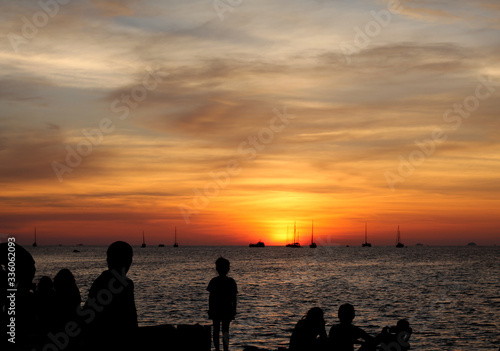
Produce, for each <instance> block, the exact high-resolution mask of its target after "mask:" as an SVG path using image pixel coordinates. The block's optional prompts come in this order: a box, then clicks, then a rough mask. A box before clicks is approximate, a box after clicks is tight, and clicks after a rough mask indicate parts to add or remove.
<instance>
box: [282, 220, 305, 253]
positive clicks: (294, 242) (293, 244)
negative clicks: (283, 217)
mask: <svg viewBox="0 0 500 351" xmlns="http://www.w3.org/2000/svg"><path fill="white" fill-rule="evenodd" d="M287 232H288V227H287ZM296 235H297V227H296V225H295V222H294V223H293V243H291V244H286V247H294V248H299V247H302V246H300V243H299V239H298V235H297V241H295V237H296Z"/></svg>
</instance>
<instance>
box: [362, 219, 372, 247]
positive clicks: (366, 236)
mask: <svg viewBox="0 0 500 351" xmlns="http://www.w3.org/2000/svg"><path fill="white" fill-rule="evenodd" d="M361 247H372V244H370V243H369V242H368V232H367V224H366V222H365V242H364V243H363V244H361Z"/></svg>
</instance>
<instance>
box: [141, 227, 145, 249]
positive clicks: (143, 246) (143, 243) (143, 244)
mask: <svg viewBox="0 0 500 351" xmlns="http://www.w3.org/2000/svg"><path fill="white" fill-rule="evenodd" d="M145 247H146V240H145V239H144V230H143V231H142V245H141V248H142V249H143V248H145Z"/></svg>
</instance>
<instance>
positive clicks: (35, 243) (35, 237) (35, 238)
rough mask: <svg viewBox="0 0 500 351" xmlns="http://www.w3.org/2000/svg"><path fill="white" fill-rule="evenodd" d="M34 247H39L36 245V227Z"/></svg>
mask: <svg viewBox="0 0 500 351" xmlns="http://www.w3.org/2000/svg"><path fill="white" fill-rule="evenodd" d="M32 246H33V247H37V246H38V245H37V243H36V227H35V241H34V242H33V245H32Z"/></svg>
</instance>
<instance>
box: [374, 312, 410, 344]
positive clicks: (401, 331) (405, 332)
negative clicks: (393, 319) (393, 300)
mask: <svg viewBox="0 0 500 351" xmlns="http://www.w3.org/2000/svg"><path fill="white" fill-rule="evenodd" d="M412 331H413V330H412V329H411V328H410V323H408V321H407V320H406V319H400V320H399V321H398V323H397V324H396V326H394V327H384V328H383V329H382V332H381V333H380V334H379V335H377V336H376V337H375V339H376V340H377V344H380V345H379V346H378V348H377V350H395V349H397V350H401V351H407V350H409V349H410V343H409V342H408V341H409V340H410V336H411V333H412Z"/></svg>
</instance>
